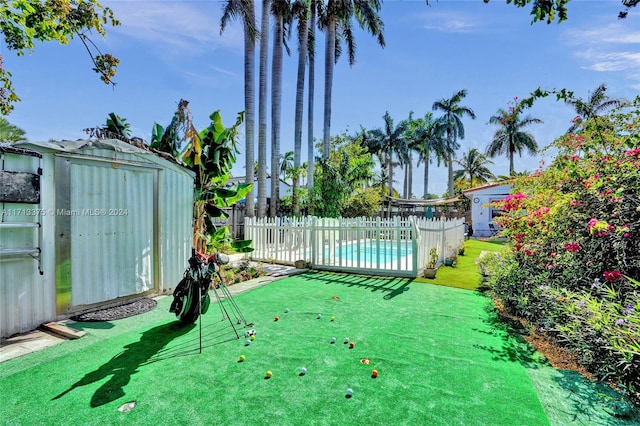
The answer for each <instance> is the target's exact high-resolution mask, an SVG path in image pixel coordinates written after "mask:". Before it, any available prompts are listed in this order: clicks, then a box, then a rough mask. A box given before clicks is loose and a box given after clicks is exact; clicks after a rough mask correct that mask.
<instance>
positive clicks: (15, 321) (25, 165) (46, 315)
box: [0, 153, 55, 337]
mask: <svg viewBox="0 0 640 426" xmlns="http://www.w3.org/2000/svg"><path fill="white" fill-rule="evenodd" d="M39 165H40V160H39V159H38V158H36V157H32V156H26V155H17V154H11V153H5V154H4V156H3V164H2V168H4V170H10V171H19V172H29V173H37V170H38V167H39ZM45 176H46V174H45ZM45 176H42V178H45ZM43 198H46V197H44V196H43ZM43 201H44V202H46V199H44V200H43ZM42 205H43V204H42V203H41V204H40V205H38V204H22V203H0V207H1V208H2V212H1V213H0V214H2V217H1V218H0V220H1V221H2V222H4V223H14V224H16V223H23V224H27V223H32V224H34V226H29V227H26V226H25V227H20V228H9V227H0V249H21V248H24V249H26V248H33V249H36V248H38V247H41V246H42V244H43V243H42V241H40V237H39V233H40V229H39V228H38V226H37V225H35V224H37V223H40V224H45V223H46V222H47V220H48V218H47V217H46V215H45V216H44V217H43V216H42V215H41V214H40V212H41V209H42ZM46 278H47V277H46V276H43V275H40V273H39V269H38V261H37V260H36V259H34V258H32V257H29V256H25V255H21V256H6V257H5V256H2V257H0V336H1V337H8V336H11V335H13V334H16V333H22V332H25V331H29V330H32V329H34V328H35V327H37V326H38V325H40V324H41V323H42V322H44V321H47V320H51V319H52V318H55V287H54V286H53V285H47V279H46ZM49 284H51V283H50V282H49Z"/></svg>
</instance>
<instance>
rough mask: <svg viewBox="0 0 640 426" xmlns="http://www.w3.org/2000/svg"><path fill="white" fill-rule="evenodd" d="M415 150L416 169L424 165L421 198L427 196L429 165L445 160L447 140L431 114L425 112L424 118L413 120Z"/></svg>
mask: <svg viewBox="0 0 640 426" xmlns="http://www.w3.org/2000/svg"><path fill="white" fill-rule="evenodd" d="M414 139H415V150H416V151H417V152H418V164H417V165H418V167H420V164H424V182H423V185H424V193H423V196H422V198H423V199H425V200H426V199H427V198H428V195H429V191H428V189H429V164H431V163H432V162H433V160H436V161H437V164H438V166H439V165H440V162H441V161H442V160H444V159H445V150H446V146H447V140H446V138H445V136H444V127H443V126H442V123H440V122H439V121H438V120H434V119H433V115H432V114H431V112H427V113H426V114H425V115H424V118H418V119H416V120H415V130H414Z"/></svg>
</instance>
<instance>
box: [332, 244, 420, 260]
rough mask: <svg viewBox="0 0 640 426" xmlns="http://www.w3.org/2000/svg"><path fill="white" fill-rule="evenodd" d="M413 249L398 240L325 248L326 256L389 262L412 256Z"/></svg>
mask: <svg viewBox="0 0 640 426" xmlns="http://www.w3.org/2000/svg"><path fill="white" fill-rule="evenodd" d="M412 251H413V250H412V246H411V245H408V244H405V243H402V244H400V246H398V244H397V242H393V241H380V242H376V241H370V242H362V243H360V244H357V243H352V244H347V245H343V246H336V247H335V248H331V249H329V248H327V249H325V250H324V256H325V257H331V256H334V257H336V258H339V259H345V260H348V261H358V260H360V261H362V262H375V263H378V262H380V263H388V262H395V261H397V260H398V259H402V258H404V257H407V256H410V255H411V254H412Z"/></svg>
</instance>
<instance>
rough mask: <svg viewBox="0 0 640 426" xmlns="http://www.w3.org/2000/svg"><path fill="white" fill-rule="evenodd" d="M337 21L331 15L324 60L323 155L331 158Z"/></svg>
mask: <svg viewBox="0 0 640 426" xmlns="http://www.w3.org/2000/svg"><path fill="white" fill-rule="evenodd" d="M335 49H336V21H335V18H333V17H330V18H329V22H328V23H327V40H326V45H325V62H324V128H323V138H322V156H323V158H325V159H329V152H330V150H331V89H332V85H333V65H334V63H335V60H336V51H335Z"/></svg>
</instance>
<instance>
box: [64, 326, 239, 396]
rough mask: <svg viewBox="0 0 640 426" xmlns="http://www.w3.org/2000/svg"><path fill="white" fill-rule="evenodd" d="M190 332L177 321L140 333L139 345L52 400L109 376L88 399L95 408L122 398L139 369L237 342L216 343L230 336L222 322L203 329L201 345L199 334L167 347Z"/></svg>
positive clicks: (127, 348)
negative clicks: (222, 344) (201, 350)
mask: <svg viewBox="0 0 640 426" xmlns="http://www.w3.org/2000/svg"><path fill="white" fill-rule="evenodd" d="M194 328H196V324H191V325H183V324H181V323H180V322H178V321H174V322H170V323H167V324H162V325H159V326H157V327H154V328H151V329H149V330H147V331H145V332H143V333H142V337H141V338H140V340H139V341H137V342H134V343H130V344H128V345H126V346H124V348H123V351H122V352H120V353H119V354H117V355H116V356H114V357H113V358H111V359H110V360H109V361H108V362H107V363H105V364H103V365H102V366H100V367H99V368H98V369H97V370H94V371H92V372H90V373H87V374H85V376H84V377H83V378H82V379H80V380H78V381H77V382H76V383H74V384H73V385H71V387H70V388H69V389H67V390H65V391H64V392H62V393H60V394H59V395H57V396H55V397H54V398H52V399H53V400H56V399H60V398H62V397H63V396H64V395H66V394H67V393H69V392H71V391H72V390H74V389H76V388H79V387H81V386H87V385H90V384H92V383H96V382H99V381H101V380H103V379H104V378H106V377H109V376H111V378H110V379H109V380H108V381H107V382H106V383H104V384H103V385H102V386H100V388H99V389H97V390H96V391H95V392H94V394H93V397H92V398H91V402H90V405H91V407H99V406H101V405H104V404H107V403H109V402H112V401H115V400H117V399H118V398H120V397H122V396H124V395H125V392H124V387H125V386H126V385H127V384H128V383H129V381H130V380H131V376H133V375H134V374H136V373H137V372H138V371H139V369H140V367H142V366H145V365H148V364H151V363H153V362H157V361H161V360H164V359H169V358H175V357H178V356H185V355H191V354H197V353H199V350H200V347H201V344H202V348H203V349H204V348H207V347H211V346H214V345H216V344H220V343H223V342H224V341H228V340H236V339H237V338H236V336H235V334H234V335H233V338H229V339H227V340H224V341H223V340H220V339H221V338H222V337H223V336H224V334H227V335H229V332H230V327H229V325H228V322H226V321H224V322H221V323H219V325H209V326H206V327H203V329H202V341H201V340H200V334H199V333H194V335H193V336H192V337H190V338H189V339H187V340H184V341H182V340H181V341H180V342H179V343H177V344H171V343H172V342H173V341H174V340H175V339H177V338H179V337H180V336H183V335H185V334H187V333H188V332H189V331H191V330H193V329H194Z"/></svg>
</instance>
